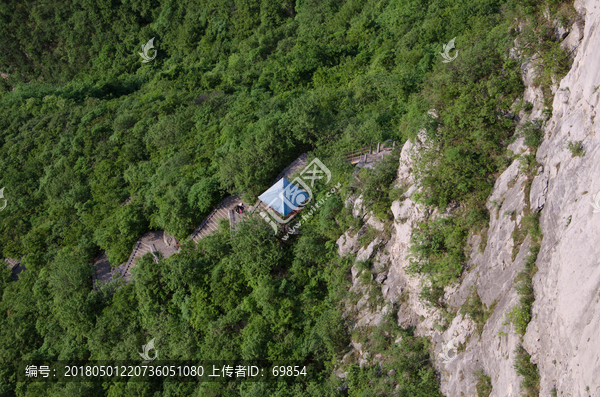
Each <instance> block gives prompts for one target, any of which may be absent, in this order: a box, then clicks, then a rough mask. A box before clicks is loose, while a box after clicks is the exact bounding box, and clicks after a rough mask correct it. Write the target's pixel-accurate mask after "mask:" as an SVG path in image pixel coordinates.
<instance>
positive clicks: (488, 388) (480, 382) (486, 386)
mask: <svg viewBox="0 0 600 397" xmlns="http://www.w3.org/2000/svg"><path fill="white" fill-rule="evenodd" d="M474 375H475V376H476V377H477V384H476V385H475V387H476V389H477V397H489V396H490V394H492V378H490V377H489V376H487V375H486V374H485V372H484V371H483V369H479V370H477V371H475V372H474Z"/></svg>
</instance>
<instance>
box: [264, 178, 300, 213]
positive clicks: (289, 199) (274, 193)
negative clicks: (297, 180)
mask: <svg viewBox="0 0 600 397" xmlns="http://www.w3.org/2000/svg"><path fill="white" fill-rule="evenodd" d="M258 198H259V200H260V201H262V202H263V203H265V204H266V205H268V206H269V207H271V208H272V209H274V210H275V211H277V212H278V213H279V214H280V215H283V216H286V215H287V214H289V213H290V212H292V211H293V210H295V209H296V208H297V207H298V206H299V205H300V204H302V203H303V202H304V201H306V199H308V198H309V194H308V193H306V192H305V191H304V190H302V189H300V188H299V187H298V186H296V185H294V184H293V183H292V182H290V181H288V180H287V179H285V178H281V179H280V180H279V181H277V182H276V183H275V184H274V185H273V186H271V187H270V188H269V190H267V191H266V192H264V193H263V194H261V195H260V196H258Z"/></svg>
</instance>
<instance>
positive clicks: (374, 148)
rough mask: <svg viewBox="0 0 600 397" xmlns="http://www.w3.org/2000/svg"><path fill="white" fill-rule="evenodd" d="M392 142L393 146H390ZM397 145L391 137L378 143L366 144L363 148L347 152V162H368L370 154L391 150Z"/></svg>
mask: <svg viewBox="0 0 600 397" xmlns="http://www.w3.org/2000/svg"><path fill="white" fill-rule="evenodd" d="M390 143H391V146H388V145H389V144H390ZM395 147H396V141H393V142H392V140H391V139H389V140H387V141H385V142H378V143H377V144H373V145H369V146H365V147H363V148H361V149H358V150H355V151H353V152H348V153H346V154H345V157H346V163H350V164H356V163H358V162H361V161H362V162H365V163H366V162H367V159H368V156H369V155H373V154H379V153H381V152H384V151H390V150H392V149H394V148H395Z"/></svg>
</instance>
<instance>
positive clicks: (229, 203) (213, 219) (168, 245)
mask: <svg viewBox="0 0 600 397" xmlns="http://www.w3.org/2000/svg"><path fill="white" fill-rule="evenodd" d="M307 159H308V154H307V153H304V154H302V155H301V156H300V157H298V158H297V159H296V160H294V161H293V162H292V163H291V164H290V165H289V166H288V167H287V168H285V169H284V170H283V171H282V172H281V173H280V174H279V175H278V176H277V178H276V180H275V182H278V181H279V180H280V179H281V178H284V177H285V178H288V179H289V178H291V177H292V176H293V175H294V174H295V173H296V172H298V171H300V170H301V169H302V168H304V167H305V166H306V164H307ZM130 201H131V200H130V199H128V201H126V202H125V203H124V204H123V205H127V204H128V203H129V202H130ZM239 203H242V204H243V205H244V208H245V211H244V213H243V214H237V213H236V212H235V207H236V206H237V205H238V204H239ZM258 208H261V209H266V205H265V204H264V203H263V202H261V201H260V200H258V201H257V202H256V204H255V205H254V206H253V207H252V206H249V205H248V204H246V203H243V202H242V200H241V199H240V198H239V197H238V196H229V197H226V198H224V199H223V200H222V201H221V202H220V203H219V204H218V205H217V206H216V207H215V209H214V210H212V211H211V213H210V214H208V216H207V217H206V218H204V220H203V221H202V222H201V223H200V226H198V227H197V228H196V229H194V231H193V232H192V234H191V235H190V237H188V240H189V239H191V240H193V241H194V242H195V243H197V242H198V241H200V240H201V239H202V238H204V237H206V236H208V235H209V234H212V233H214V232H215V231H217V230H218V228H219V220H221V219H228V220H229V225H230V230H231V233H232V234H233V233H234V232H235V231H236V230H237V224H238V223H239V222H240V221H241V220H242V219H243V218H244V216H246V214H247V213H249V214H252V213H253V212H254V211H255V210H256V209H258ZM158 252H161V253H162V257H164V258H167V257H169V256H171V255H172V254H174V253H177V252H179V248H178V244H177V241H176V240H175V239H174V238H173V237H171V236H167V235H165V233H164V232H163V231H151V232H148V233H146V234H144V235H143V236H142V237H141V238H140V239H139V240H138V241H137V242H136V243H135V246H134V247H133V251H132V252H131V255H129V259H127V262H125V263H123V264H121V265H120V266H118V267H117V268H115V269H114V270H113V271H111V270H110V264H109V263H108V259H106V255H104V254H103V255H101V256H100V257H99V258H98V259H96V261H95V262H94V272H93V275H92V281H93V285H94V289H98V288H99V287H100V285H101V284H102V283H104V282H109V281H110V280H111V279H112V278H113V274H114V273H118V274H120V275H121V277H122V278H123V279H124V280H125V282H127V283H128V282H130V281H131V279H132V277H133V275H132V273H131V269H132V268H133V267H134V266H135V260H136V259H137V258H141V257H142V256H144V255H145V254H147V253H151V254H152V256H153V258H154V261H155V262H158V260H159V256H158Z"/></svg>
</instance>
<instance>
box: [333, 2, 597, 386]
mask: <svg viewBox="0 0 600 397" xmlns="http://www.w3.org/2000/svg"><path fill="white" fill-rule="evenodd" d="M575 8H576V10H577V11H578V13H579V14H580V15H581V17H582V18H581V19H580V20H579V21H578V22H577V23H576V24H574V25H573V26H572V27H571V28H570V29H569V30H568V31H561V32H558V33H559V34H560V36H561V38H564V40H563V42H562V45H563V46H564V47H565V48H566V49H568V50H569V51H572V52H573V54H576V55H575V59H574V62H573V65H572V68H571V71H570V72H569V73H568V75H567V76H566V77H565V78H564V79H562V81H560V82H559V83H558V84H557V86H556V90H555V92H554V94H555V97H554V102H553V116H552V117H551V118H550V119H549V120H548V121H547V122H546V124H545V127H544V132H545V137H544V141H543V143H542V145H541V146H540V148H539V149H538V151H537V160H538V162H539V163H540V164H541V166H540V167H539V169H538V170H537V172H534V173H533V174H534V175H535V177H534V175H532V172H531V170H524V169H523V167H522V166H521V162H520V160H519V159H516V160H514V162H513V163H512V164H511V165H510V166H509V167H508V168H507V169H506V170H505V171H504V172H503V173H502V174H501V175H500V177H499V178H498V179H497V181H496V184H495V187H494V190H493V193H492V195H491V196H490V197H489V199H488V204H487V207H488V209H489V212H490V224H489V227H488V229H487V230H485V231H484V232H482V234H481V235H480V236H472V237H471V238H470V239H469V249H470V259H469V263H468V269H467V271H466V272H465V275H464V277H463V279H462V280H461V282H460V284H459V285H458V286H456V287H454V288H451V289H447V290H446V294H445V298H446V301H447V304H448V306H449V307H451V308H455V311H457V310H458V308H460V307H461V306H462V305H463V304H464V303H465V302H466V301H467V299H468V297H469V296H470V295H472V294H473V293H474V292H475V291H476V292H477V294H478V295H479V296H480V297H481V301H482V303H483V304H484V305H485V306H486V307H487V308H489V313H490V317H489V319H488V320H487V322H486V323H485V326H484V327H483V329H482V330H481V332H479V331H478V330H477V326H476V324H475V323H474V322H473V321H472V320H471V319H470V318H469V316H467V315H464V314H462V313H461V312H460V311H459V312H458V314H456V316H455V317H454V318H453V319H452V320H451V323H450V324H449V326H448V327H447V329H446V330H445V331H440V330H441V329H442V328H440V327H439V326H438V323H439V322H441V321H442V317H443V316H442V314H444V313H442V312H441V310H442V309H435V308H431V307H427V306H425V305H424V304H423V303H422V301H421V300H420V299H419V296H418V295H419V291H420V290H421V288H420V280H419V279H417V278H415V277H409V276H407V274H406V272H405V269H406V267H407V266H408V265H409V259H408V257H409V254H410V236H411V230H412V228H413V227H415V226H416V224H417V223H418V222H420V221H422V220H424V219H426V218H427V217H430V216H433V217H435V216H439V215H443V214H437V213H432V214H430V213H429V212H428V209H426V208H423V207H421V206H420V205H418V204H417V203H415V201H413V199H412V196H413V194H414V192H415V191H417V189H418V187H417V184H416V183H415V181H414V177H413V173H412V164H413V162H412V158H413V157H414V156H415V155H416V154H418V149H419V146H420V145H421V144H423V143H424V142H416V143H415V144H413V143H410V142H407V143H406V145H405V146H404V148H403V150H402V154H401V158H400V168H399V171H398V179H399V183H400V184H402V185H404V186H409V188H408V190H407V191H406V193H405V194H404V195H403V197H402V199H401V200H399V201H396V202H394V204H393V206H392V212H393V214H394V218H395V222H394V229H395V230H394V231H393V233H392V237H391V239H390V240H389V241H388V242H387V243H386V244H385V251H384V252H385V254H383V253H382V252H383V250H382V249H380V252H378V251H377V246H378V245H379V246H381V241H374V242H373V243H372V244H371V245H369V247H366V248H362V249H360V250H359V248H358V244H357V236H355V237H354V238H351V237H350V236H349V235H347V234H346V235H345V236H342V237H341V238H340V240H339V241H338V246H339V247H340V254H341V255H344V254H346V253H348V252H355V253H358V257H357V259H358V260H363V261H364V260H367V259H369V258H371V257H373V258H374V263H375V264H376V267H377V268H378V269H379V271H380V273H379V275H377V276H376V277H377V278H376V279H377V280H378V283H379V284H380V285H381V292H382V294H383V298H384V300H385V301H386V302H387V304H388V305H387V306H385V307H386V309H385V310H388V309H387V308H388V307H392V306H391V305H392V304H394V305H395V306H394V307H396V309H397V310H398V322H399V325H402V326H415V327H416V333H417V334H418V335H421V336H428V337H430V338H431V339H432V340H433V341H434V349H435V354H436V366H437V367H438V369H439V371H440V374H441V378H442V384H441V386H442V391H443V393H444V394H445V395H447V396H476V395H477V391H476V383H477V381H478V379H477V377H476V375H475V374H474V372H475V371H476V370H479V369H482V370H483V371H484V372H485V373H486V374H487V375H489V376H490V378H491V380H492V386H493V392H492V394H491V396H494V397H507V396H508V397H511V396H514V397H517V396H520V395H521V390H520V383H521V378H520V377H519V376H518V375H517V373H516V371H515V369H514V355H515V353H514V351H515V348H516V347H517V346H518V345H519V344H520V337H519V336H518V335H517V333H516V332H515V330H514V327H513V325H511V324H510V322H508V321H507V313H508V312H510V310H511V309H512V308H513V307H514V306H516V305H518V302H519V295H518V294H517V291H516V290H515V277H516V276H517V275H518V274H519V272H521V271H522V270H523V268H524V266H525V261H526V259H527V257H528V255H529V250H530V247H531V241H530V239H529V237H528V238H525V239H524V240H522V241H521V240H519V239H515V238H514V235H515V232H518V231H519V230H521V229H522V228H523V217H524V216H525V214H527V213H530V212H533V213H536V212H541V217H540V223H541V229H542V233H543V240H542V243H541V248H540V253H539V255H538V258H537V262H536V264H537V267H538V269H539V271H538V272H537V274H536V275H535V277H534V279H533V285H534V291H535V299H536V300H535V303H534V306H533V318H532V321H531V322H530V323H529V326H528V328H527V332H526V334H525V337H524V339H523V346H524V347H525V349H526V350H527V351H528V352H529V353H530V354H531V356H532V362H535V363H536V364H538V370H539V373H540V378H541V394H540V395H541V396H550V395H553V394H552V393H553V392H552V390H553V389H556V392H557V395H558V396H600V333H599V332H598V330H599V329H600V260H599V259H598V258H599V257H600V255H599V254H600V244H598V243H599V242H600V173H599V174H598V176H595V175H594V171H595V170H597V169H598V168H599V167H600V144H599V143H598V142H599V141H598V138H597V137H596V136H595V132H596V131H598V128H597V127H596V125H595V124H594V119H595V116H596V109H595V108H596V106H597V105H598V99H599V95H600V90H599V88H600V51H599V50H598V49H599V48H600V33H598V31H597V30H598V29H597V27H598V24H599V23H600V2H599V1H597V0H586V1H579V0H578V1H576V2H575ZM533 73H534V71H533V67H532V66H531V65H529V64H525V65H524V66H523V79H524V82H525V84H526V86H527V89H526V92H525V96H524V99H525V100H526V101H529V102H531V103H533V104H534V108H533V111H532V112H531V113H530V114H528V115H525V114H523V113H521V115H520V116H521V117H522V118H523V120H524V119H529V120H533V119H536V118H541V117H542V108H543V105H542V102H543V99H542V98H541V95H542V93H541V90H539V89H536V88H534V86H533ZM578 141H580V142H582V145H583V149H584V153H583V155H582V156H573V155H572V153H571V151H570V150H569V149H568V148H567V145H568V143H569V142H573V143H574V144H576V142H578ZM509 149H511V150H512V151H513V152H514V153H515V155H516V156H519V155H525V154H529V151H528V150H529V149H527V148H526V147H525V146H524V145H523V141H522V139H519V140H517V141H516V142H514V143H513V144H512V145H511V146H509ZM598 171H600V169H598ZM596 194H598V196H597V197H598V200H597V204H595V205H597V208H598V211H597V212H598V213H594V208H595V207H594V206H593V205H591V203H592V202H593V201H595V195H596ZM354 208H355V215H357V216H363V214H362V213H361V209H362V207H361V202H360V200H358V201H356V202H355V203H354ZM451 210H452V209H451V208H449V209H448V210H447V211H451ZM366 217H367V219H368V215H367V216H366ZM369 222H373V221H372V220H371V221H369ZM374 227H375V226H374ZM358 235H360V232H359V234H358ZM482 239H487V242H486V241H485V240H484V241H483V243H482ZM484 246H485V248H483V247H484ZM358 273H359V270H358V268H357V267H355V268H354V269H353V281H354V284H355V286H354V288H355V289H359V288H360V281H359V279H358V277H357V275H358ZM359 304H360V302H359ZM381 307H382V306H379V309H381ZM356 310H357V311H358V312H359V315H358V318H359V319H361V320H359V323H358V325H359V326H360V325H376V324H377V323H378V321H380V318H381V313H380V312H379V313H378V310H375V311H369V310H367V309H366V308H365V307H363V306H362V305H357V307H356ZM445 317H446V318H448V316H447V314H446V316H445ZM449 343H452V344H453V346H455V347H456V346H459V347H458V348H449ZM448 352H450V356H451V360H448V358H447V357H448V356H447V355H444V357H442V356H441V354H443V353H448ZM452 353H457V356H456V357H452ZM361 354H362V353H361ZM442 358H444V359H442Z"/></svg>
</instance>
